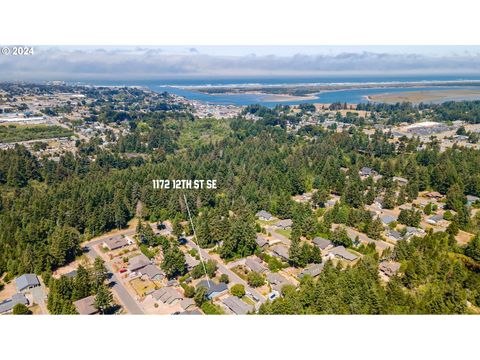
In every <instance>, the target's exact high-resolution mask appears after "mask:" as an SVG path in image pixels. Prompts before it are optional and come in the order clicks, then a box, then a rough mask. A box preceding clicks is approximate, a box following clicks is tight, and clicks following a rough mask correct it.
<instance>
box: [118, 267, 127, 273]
mask: <svg viewBox="0 0 480 360" xmlns="http://www.w3.org/2000/svg"><path fill="white" fill-rule="evenodd" d="M126 271H127V269H125V268H121V269H120V270H119V271H118V272H119V273H120V274H123V273H124V272H126Z"/></svg>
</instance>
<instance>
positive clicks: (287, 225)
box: [275, 219, 293, 230]
mask: <svg viewBox="0 0 480 360" xmlns="http://www.w3.org/2000/svg"><path fill="white" fill-rule="evenodd" d="M292 225H293V221H292V219H284V220H280V221H277V222H276V223H275V227H276V228H277V229H282V230H289V229H291V228H292Z"/></svg>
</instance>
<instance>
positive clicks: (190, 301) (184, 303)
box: [180, 298, 195, 310]
mask: <svg viewBox="0 0 480 360" xmlns="http://www.w3.org/2000/svg"><path fill="white" fill-rule="evenodd" d="M180 306H181V307H182V309H183V310H188V309H189V308H191V307H192V306H195V301H194V300H193V299H190V298H185V299H183V300H182V301H180Z"/></svg>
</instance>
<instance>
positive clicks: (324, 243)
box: [312, 236, 333, 250]
mask: <svg viewBox="0 0 480 360" xmlns="http://www.w3.org/2000/svg"><path fill="white" fill-rule="evenodd" d="M312 242H313V243H314V244H315V245H317V246H318V247H319V248H320V250H325V249H326V248H327V247H329V246H331V245H333V243H332V242H331V241H330V240H327V239H324V238H322V237H318V236H317V237H316V238H315V239H313V240H312Z"/></svg>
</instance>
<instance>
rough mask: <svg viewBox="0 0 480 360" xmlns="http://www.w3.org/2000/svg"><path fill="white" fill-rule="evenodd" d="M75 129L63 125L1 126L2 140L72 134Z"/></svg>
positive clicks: (0, 137)
mask: <svg viewBox="0 0 480 360" xmlns="http://www.w3.org/2000/svg"><path fill="white" fill-rule="evenodd" d="M72 135H73V131H71V130H68V129H65V128H63V127H61V126H48V125H6V126H0V142H3V143H9V142H18V141H28V140H39V139H50V138H57V137H67V136H72Z"/></svg>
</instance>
